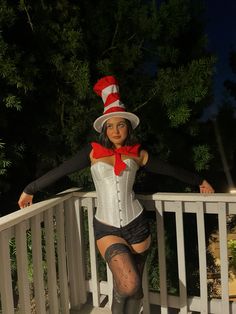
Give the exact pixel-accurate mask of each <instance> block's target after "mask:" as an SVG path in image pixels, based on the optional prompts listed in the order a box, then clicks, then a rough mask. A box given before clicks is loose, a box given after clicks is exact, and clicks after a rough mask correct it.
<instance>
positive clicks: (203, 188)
mask: <svg viewBox="0 0 236 314" xmlns="http://www.w3.org/2000/svg"><path fill="white" fill-rule="evenodd" d="M199 189H200V193H214V192H215V190H214V189H213V187H212V186H211V185H210V183H208V182H207V181H206V180H203V182H202V184H201V185H199Z"/></svg>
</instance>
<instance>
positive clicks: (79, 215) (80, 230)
mask: <svg viewBox="0 0 236 314" xmlns="http://www.w3.org/2000/svg"><path fill="white" fill-rule="evenodd" d="M74 204H75V218H76V224H75V226H76V229H77V234H78V243H77V244H76V247H77V250H78V255H79V264H78V265H77V267H78V273H79V280H80V293H79V298H80V303H82V304H84V303H86V300H87V293H86V278H85V247H84V227H83V212H82V208H81V200H80V199H78V198H77V199H75V201H74Z"/></svg>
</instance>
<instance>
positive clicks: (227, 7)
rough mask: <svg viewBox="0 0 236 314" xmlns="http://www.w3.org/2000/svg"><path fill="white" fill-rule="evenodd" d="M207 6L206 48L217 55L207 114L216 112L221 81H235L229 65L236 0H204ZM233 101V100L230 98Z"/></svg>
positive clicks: (235, 29)
mask: <svg viewBox="0 0 236 314" xmlns="http://www.w3.org/2000/svg"><path fill="white" fill-rule="evenodd" d="M205 3H206V8H207V28H206V31H207V35H208V49H209V50H210V51H211V52H213V53H214V54H216V55H217V58H218V62H217V64H216V69H215V71H216V73H215V78H214V86H215V89H214V95H215V103H214V106H212V108H210V110H208V113H209V115H210V114H211V113H214V112H216V109H215V108H217V106H219V104H220V103H221V100H222V99H223V92H224V87H223V82H224V81H225V80H226V79H231V80H234V81H236V75H235V74H233V73H232V71H231V69H230V66H229V59H228V57H229V51H230V47H233V48H234V50H236V0H205ZM232 101H233V100H232Z"/></svg>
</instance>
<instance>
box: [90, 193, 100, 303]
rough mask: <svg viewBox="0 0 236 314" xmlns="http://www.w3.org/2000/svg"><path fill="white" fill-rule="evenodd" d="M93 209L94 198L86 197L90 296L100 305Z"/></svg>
mask: <svg viewBox="0 0 236 314" xmlns="http://www.w3.org/2000/svg"><path fill="white" fill-rule="evenodd" d="M93 209H94V200H93V199H88V223H89V244H90V245H89V250H90V263H91V276H92V278H91V280H92V297H93V305H94V306H99V305H100V291H99V283H98V267H97V258H96V244H95V239H94V230H93V216H94V213H93Z"/></svg>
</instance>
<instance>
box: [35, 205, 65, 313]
mask: <svg viewBox="0 0 236 314" xmlns="http://www.w3.org/2000/svg"><path fill="white" fill-rule="evenodd" d="M55 217H56V231H57V254H58V277H59V289H60V311H61V313H63V314H69V312H70V311H69V292H68V277H67V267H66V255H65V251H66V249H65V226H64V206H63V203H61V204H59V205H57V207H56V210H55ZM40 313H41V312H40Z"/></svg>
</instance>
